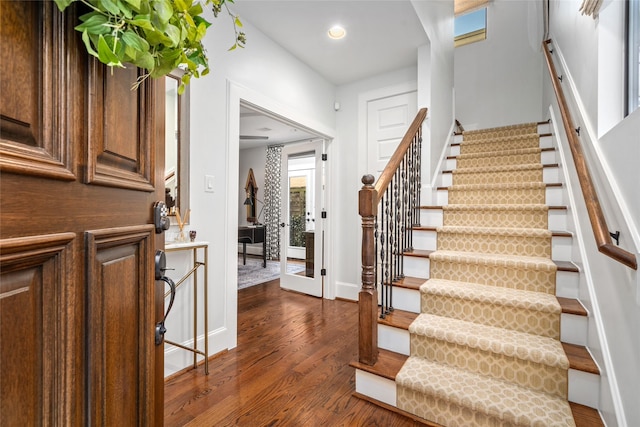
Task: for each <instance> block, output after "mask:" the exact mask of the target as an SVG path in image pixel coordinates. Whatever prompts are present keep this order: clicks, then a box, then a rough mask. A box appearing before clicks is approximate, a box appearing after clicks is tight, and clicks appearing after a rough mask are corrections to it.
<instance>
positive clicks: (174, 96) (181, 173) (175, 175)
mask: <svg viewBox="0 0 640 427" xmlns="http://www.w3.org/2000/svg"><path fill="white" fill-rule="evenodd" d="M182 74H183V72H182V70H179V69H178V70H174V71H173V72H172V73H171V74H169V75H167V76H166V77H165V167H164V177H165V178H164V183H165V202H166V204H167V207H168V208H169V215H173V216H175V214H176V209H179V210H180V213H181V214H182V215H183V216H184V215H185V214H186V212H187V211H188V210H189V86H187V87H186V89H185V91H184V93H183V94H182V95H178V86H179V85H180V78H181V77H182Z"/></svg>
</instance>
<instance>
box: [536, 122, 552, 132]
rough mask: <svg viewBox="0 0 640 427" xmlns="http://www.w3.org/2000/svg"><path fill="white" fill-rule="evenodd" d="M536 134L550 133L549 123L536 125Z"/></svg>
mask: <svg viewBox="0 0 640 427" xmlns="http://www.w3.org/2000/svg"><path fill="white" fill-rule="evenodd" d="M538 133H539V134H543V133H551V123H549V122H547V123H541V124H538Z"/></svg>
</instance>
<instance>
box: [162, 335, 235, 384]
mask: <svg viewBox="0 0 640 427" xmlns="http://www.w3.org/2000/svg"><path fill="white" fill-rule="evenodd" d="M227 333H228V330H227V328H219V329H216V330H214V331H209V334H208V336H209V357H211V356H213V355H214V354H216V353H220V352H221V351H224V350H227V346H226V342H227V340H226V336H227ZM180 344H182V345H184V346H187V347H193V339H190V340H187V341H184V342H181V343H180ZM197 344H198V347H197V348H198V350H200V351H204V335H200V336H199V337H198V343H197ZM202 361H204V356H201V355H198V357H197V362H198V363H201V362H202ZM190 366H193V353H192V352H190V351H187V350H184V349H182V348H180V347H175V346H173V345H171V344H166V343H165V344H164V376H165V378H166V377H168V376H169V375H173V374H175V373H176V372H179V371H181V370H183V369H185V368H188V367H190Z"/></svg>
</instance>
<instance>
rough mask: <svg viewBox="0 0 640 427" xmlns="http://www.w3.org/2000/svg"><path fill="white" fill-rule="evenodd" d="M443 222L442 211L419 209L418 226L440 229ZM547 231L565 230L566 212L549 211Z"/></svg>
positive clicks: (564, 210) (563, 210)
mask: <svg viewBox="0 0 640 427" xmlns="http://www.w3.org/2000/svg"><path fill="white" fill-rule="evenodd" d="M443 220H444V213H443V211H442V209H420V225H422V226H424V227H441V226H442V223H443ZM548 224H549V230H566V229H567V210H566V209H549V219H548Z"/></svg>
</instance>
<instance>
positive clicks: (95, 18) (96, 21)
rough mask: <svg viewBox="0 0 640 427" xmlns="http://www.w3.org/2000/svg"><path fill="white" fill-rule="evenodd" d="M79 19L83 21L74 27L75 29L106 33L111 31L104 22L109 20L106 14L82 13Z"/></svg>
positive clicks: (92, 32)
mask: <svg viewBox="0 0 640 427" xmlns="http://www.w3.org/2000/svg"><path fill="white" fill-rule="evenodd" d="M80 19H81V20H82V21H84V22H82V24H79V25H77V26H76V27H75V29H76V30H77V31H85V30H86V31H88V32H89V33H91V34H108V33H110V32H111V31H110V30H109V27H107V26H106V24H107V23H108V22H109V20H108V19H107V17H106V16H104V15H102V14H101V13H99V12H91V13H87V14H85V15H82V16H81V17H80Z"/></svg>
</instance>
